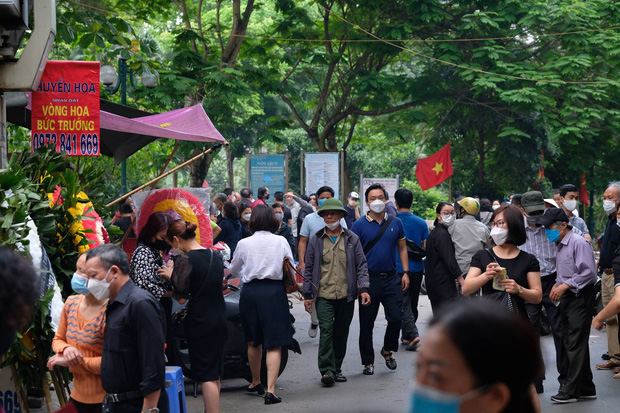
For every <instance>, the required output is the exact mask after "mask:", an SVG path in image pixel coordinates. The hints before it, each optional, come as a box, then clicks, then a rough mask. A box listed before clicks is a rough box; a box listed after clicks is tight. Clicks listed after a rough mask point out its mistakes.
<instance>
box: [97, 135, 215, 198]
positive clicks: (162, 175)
mask: <svg viewBox="0 0 620 413" xmlns="http://www.w3.org/2000/svg"><path fill="white" fill-rule="evenodd" d="M221 146H222V144H221V143H216V144H215V145H213V146H212V147H210V148H209V149H207V150H205V151H204V152H202V153H201V154H198V155H196V156H194V157H193V158H191V159H189V160H187V161H185V162H183V163H182V164H181V165H179V166H175V167H174V168H172V169H171V170H169V171H168V172H166V173H164V174H160V175H159V176H158V177H156V178H154V179H152V180H150V181H148V182H147V183H145V184H144V185H141V186H139V187H137V188H136V189H134V190H133V191H130V192H127V193H126V194H125V195H123V196H122V197H120V198H118V199H116V200H114V201H112V202H110V203H109V204H107V205H106V208H110V207H111V206H112V205H115V204H117V203H119V202H121V201H122V200H124V199H126V198H128V197H130V196H132V195H133V194H135V193H138V192H140V191H142V190H143V189H144V188H146V187H147V186H149V185H153V184H154V183H157V182H159V181H160V180H162V179H164V178H165V177H167V176H169V175H171V174H173V173H175V172H176V171H178V170H179V169H181V168H183V167H184V166H187V165H189V164H190V163H192V162H194V161H196V160H198V159H200V158H202V157H203V156H205V155H206V154H208V153H211V152H213V151H214V150H216V149H218V148H219V147H221Z"/></svg>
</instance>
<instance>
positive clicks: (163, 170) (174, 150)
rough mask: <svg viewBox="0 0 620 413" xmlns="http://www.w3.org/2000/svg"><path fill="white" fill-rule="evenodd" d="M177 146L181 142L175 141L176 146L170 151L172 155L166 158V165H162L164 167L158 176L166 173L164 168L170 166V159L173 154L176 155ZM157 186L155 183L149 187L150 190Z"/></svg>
mask: <svg viewBox="0 0 620 413" xmlns="http://www.w3.org/2000/svg"><path fill="white" fill-rule="evenodd" d="M179 145H181V141H177V144H176V145H174V149H173V150H172V153H171V154H170V156H169V157H168V160H167V161H166V163H165V164H164V167H163V168H161V172H159V174H160V175H161V174H163V173H164V172H166V168H167V167H168V165H170V161H171V160H172V157H173V156H174V154H175V153H176V151H177V149H179ZM156 186H157V182H155V183H154V184H153V186H152V187H151V190H153V189H155V187H156Z"/></svg>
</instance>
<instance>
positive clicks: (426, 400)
mask: <svg viewBox="0 0 620 413" xmlns="http://www.w3.org/2000/svg"><path fill="white" fill-rule="evenodd" d="M484 389H485V386H483V387H479V388H477V389H474V390H472V391H470V392H468V393H466V394H464V395H459V394H454V393H448V392H445V391H441V390H437V389H435V388H433V387H429V386H424V385H421V384H417V383H416V384H415V387H414V388H413V391H412V392H411V400H410V404H409V413H427V412H428V413H458V412H459V410H460V408H461V403H462V402H463V401H464V400H468V399H471V398H472V397H475V396H477V395H478V394H480V393H481V392H482V391H483V390H484Z"/></svg>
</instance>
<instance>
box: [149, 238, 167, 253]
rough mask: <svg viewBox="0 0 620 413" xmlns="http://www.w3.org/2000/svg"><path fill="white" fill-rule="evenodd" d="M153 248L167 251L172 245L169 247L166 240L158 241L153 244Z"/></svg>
mask: <svg viewBox="0 0 620 413" xmlns="http://www.w3.org/2000/svg"><path fill="white" fill-rule="evenodd" d="M153 248H155V249H156V250H157V251H167V250H169V249H170V245H168V243H167V242H166V241H164V240H161V239H156V240H155V242H154V243H153Z"/></svg>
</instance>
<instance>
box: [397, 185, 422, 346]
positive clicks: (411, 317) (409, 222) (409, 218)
mask: <svg viewBox="0 0 620 413" xmlns="http://www.w3.org/2000/svg"><path fill="white" fill-rule="evenodd" d="M394 201H395V202H396V207H397V208H398V214H397V215H396V216H397V217H398V219H400V220H401V221H402V223H403V227H404V229H405V236H406V237H407V240H408V241H413V242H414V243H415V244H416V245H418V246H419V247H422V248H423V249H426V239H427V238H428V234H429V232H428V225H426V221H424V220H423V219H422V218H420V217H418V216H415V215H413V214H412V213H411V204H412V203H413V192H411V191H410V190H408V189H406V188H400V189H399V190H397V191H396V193H394ZM396 271H397V272H398V275H399V276H400V277H402V276H403V266H402V264H401V263H400V260H396ZM423 276H424V261H422V259H421V258H420V259H419V260H416V259H413V258H412V257H409V290H408V291H404V292H403V323H402V339H401V341H402V343H403V344H405V345H406V346H407V347H405V350H408V351H413V350H415V349H416V348H417V346H418V344H419V343H420V333H419V332H418V328H417V326H416V324H415V323H416V322H417V321H418V299H419V298H420V288H421V287H422V277H423Z"/></svg>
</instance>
